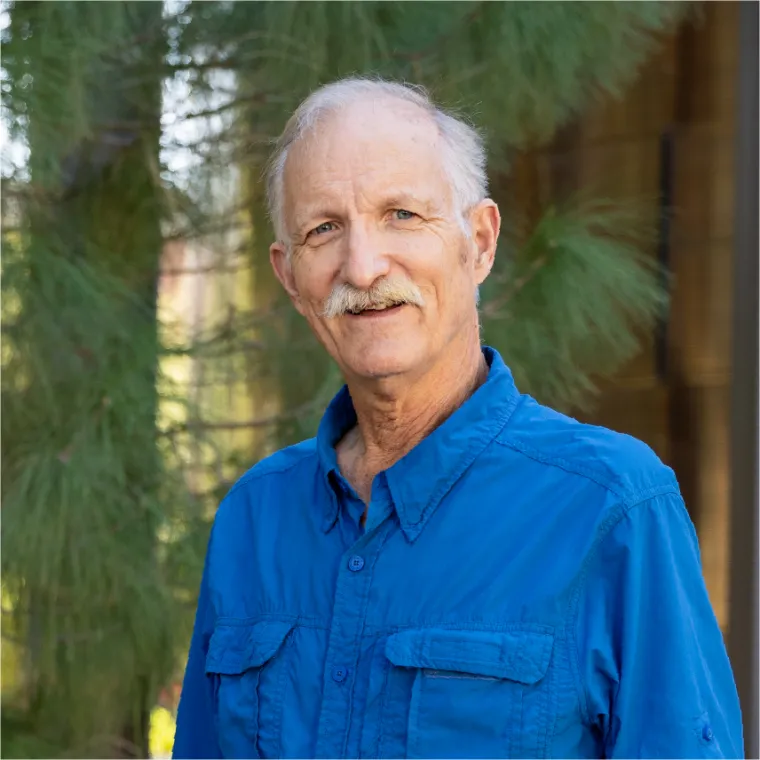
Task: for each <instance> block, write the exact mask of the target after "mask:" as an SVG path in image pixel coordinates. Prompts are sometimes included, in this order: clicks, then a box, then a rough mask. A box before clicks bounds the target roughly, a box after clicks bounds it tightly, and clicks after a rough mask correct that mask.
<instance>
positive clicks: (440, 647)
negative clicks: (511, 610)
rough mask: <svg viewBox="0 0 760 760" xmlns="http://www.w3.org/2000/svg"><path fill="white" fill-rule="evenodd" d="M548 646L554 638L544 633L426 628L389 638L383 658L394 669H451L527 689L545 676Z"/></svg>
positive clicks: (549, 652)
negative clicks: (505, 681) (511, 683)
mask: <svg viewBox="0 0 760 760" xmlns="http://www.w3.org/2000/svg"><path fill="white" fill-rule="evenodd" d="M553 645H554V634H553V633H551V632H550V631H549V630H548V629H547V630H543V631H537V630H534V629H526V628H522V629H519V628H518V629H514V630H509V631H461V630H458V631H451V630H446V629H443V628H426V629H415V630H410V631H401V632H400V633H396V634H394V635H392V636H391V637H390V638H389V639H388V641H387V643H386V646H385V654H386V657H387V658H388V659H389V660H390V661H391V662H392V663H393V664H394V665H398V666H400V667H404V668H432V669H434V670H451V671H455V672H458V673H470V674H472V675H479V676H491V677H493V678H505V679H508V680H510V681H518V682H520V683H524V684H533V683H537V682H538V681H540V680H541V679H542V678H543V677H544V675H545V674H546V670H547V668H548V667H549V660H550V659H551V653H552V647H553Z"/></svg>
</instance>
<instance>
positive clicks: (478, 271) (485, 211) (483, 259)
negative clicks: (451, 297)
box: [470, 198, 501, 285]
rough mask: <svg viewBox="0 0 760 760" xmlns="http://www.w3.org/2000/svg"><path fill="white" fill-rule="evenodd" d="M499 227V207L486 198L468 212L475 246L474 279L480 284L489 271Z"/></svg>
mask: <svg viewBox="0 0 760 760" xmlns="http://www.w3.org/2000/svg"><path fill="white" fill-rule="evenodd" d="M500 229H501V214H499V207H498V206H497V205H496V204H495V203H494V202H493V201H492V200H491V199H490V198H486V199H485V200H482V201H481V202H480V203H478V205H477V206H475V207H474V208H473V209H472V211H471V212H470V230H471V235H472V244H473V246H474V248H475V280H476V282H477V284H478V285H480V284H481V283H482V282H483V281H484V280H485V279H486V277H488V275H489V274H490V272H491V269H492V267H493V262H494V258H495V257H496V243H497V242H498V240H499V230H500Z"/></svg>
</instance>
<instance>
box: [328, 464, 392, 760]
mask: <svg viewBox="0 0 760 760" xmlns="http://www.w3.org/2000/svg"><path fill="white" fill-rule="evenodd" d="M378 477H379V478H383V482H382V483H379V484H378V485H379V487H378V488H373V497H374V496H375V492H377V493H378V496H377V498H376V499H373V500H372V501H371V502H370V504H369V509H368V518H367V525H366V528H365V531H364V533H363V534H362V535H360V536H359V538H358V539H357V540H356V541H355V542H354V543H353V544H352V545H351V546H349V547H347V549H346V551H345V552H344V553H343V555H342V557H341V560H340V568H339V570H338V577H337V580H336V584H335V599H334V602H333V613H332V623H331V626H330V636H329V643H328V649H327V657H326V660H325V670H324V674H323V678H324V680H323V684H324V686H323V694H322V708H321V712H320V719H319V734H318V738H317V747H316V753H315V754H316V757H331V758H334V757H346V756H347V751H348V741H349V732H350V731H351V722H352V720H357V719H360V716H355V715H353V714H352V713H353V711H352V706H353V700H354V685H355V680H356V668H357V666H358V664H359V656H360V652H361V640H362V633H363V631H364V624H365V620H366V617H367V604H368V601H369V590H370V586H371V584H372V580H373V574H374V566H375V562H376V560H377V558H378V556H379V554H380V552H381V551H382V547H383V545H384V544H385V541H386V539H387V537H388V534H389V532H390V531H391V530H392V528H393V521H392V520H389V519H388V517H389V516H390V514H391V511H392V506H391V503H390V492H389V491H388V488H387V485H385V483H384V477H383V476H382V474H381V475H380V476H378Z"/></svg>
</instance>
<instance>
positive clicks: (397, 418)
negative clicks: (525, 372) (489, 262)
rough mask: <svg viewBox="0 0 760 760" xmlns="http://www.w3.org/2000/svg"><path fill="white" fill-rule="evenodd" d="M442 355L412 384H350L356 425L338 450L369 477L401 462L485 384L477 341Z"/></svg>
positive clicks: (399, 380) (409, 381)
mask: <svg viewBox="0 0 760 760" xmlns="http://www.w3.org/2000/svg"><path fill="white" fill-rule="evenodd" d="M445 353H446V355H445V356H443V357H441V359H440V360H439V361H437V362H435V363H434V364H433V365H432V366H430V367H426V368H424V370H423V372H422V373H421V374H420V375H419V376H418V377H415V378H401V377H396V378H389V379H387V378H386V379H383V380H380V381H373V382H372V383H362V382H358V381H357V382H354V383H349V391H350V393H351V400H352V402H353V405H354V409H355V411H356V417H357V424H356V427H355V428H353V430H351V431H350V432H349V433H348V434H347V435H346V436H345V438H344V440H343V441H342V444H343V446H344V451H346V453H347V454H348V453H349V452H350V453H351V454H352V456H351V459H354V461H356V459H359V460H361V462H362V467H361V469H362V470H363V471H365V472H366V473H367V474H368V475H369V474H370V473H371V474H373V475H374V474H376V473H377V472H380V471H381V470H384V469H387V468H388V467H390V466H391V465H392V464H393V463H394V462H397V461H398V460H399V459H401V457H403V456H404V454H406V453H407V452H408V451H410V450H411V449H413V448H414V447H415V446H416V445H417V444H418V443H419V442H420V441H421V440H422V439H423V438H425V437H426V436H427V435H429V434H430V433H431V432H432V431H433V430H435V428H437V427H438V426H439V425H440V424H441V423H442V422H444V420H446V419H447V418H448V417H449V416H450V415H451V414H452V413H453V412H454V411H456V409H458V408H459V407H460V406H461V405H462V404H463V403H464V402H465V401H466V400H467V399H468V398H469V397H470V396H471V395H472V394H473V393H474V392H475V390H477V388H478V387H479V386H480V385H482V383H483V382H484V381H485V379H486V377H487V376H488V365H487V364H486V361H485V358H484V356H483V353H482V351H481V348H480V342H479V340H478V336H477V335H476V336H475V338H474V339H471V340H469V341H468V342H467V343H466V344H465V345H464V346H463V348H462V350H461V351H457V350H449V351H446V352H445Z"/></svg>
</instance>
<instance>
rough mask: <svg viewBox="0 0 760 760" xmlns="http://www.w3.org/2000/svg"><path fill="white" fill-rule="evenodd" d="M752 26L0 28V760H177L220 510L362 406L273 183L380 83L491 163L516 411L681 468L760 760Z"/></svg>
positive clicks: (338, 12) (383, 6)
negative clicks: (422, 103)
mask: <svg viewBox="0 0 760 760" xmlns="http://www.w3.org/2000/svg"><path fill="white" fill-rule="evenodd" d="M757 8H758V6H757V4H756V3H754V2H745V3H734V2H720V3H718V2H715V3H669V2H616V3H607V2H594V3H581V2H541V3H538V2H536V3H517V2H507V3H486V2H467V3H459V2H450V3H449V2H447V3H438V2H424V3H417V2H405V3H396V2H335V3H331V2H210V1H209V2H186V1H185V0H167V2H164V3H160V2H107V3H99V2H98V3H96V2H92V3H90V2H15V3H12V2H7V1H6V2H2V3H1V4H0V11H1V16H0V17H1V25H2V64H1V67H0V72H1V75H2V82H1V86H2V101H3V114H2V124H1V127H0V128H1V129H2V133H1V134H2V140H3V148H2V307H1V316H2V352H1V355H0V359H1V362H2V461H1V464H2V499H3V509H2V755H3V756H4V757H147V756H149V755H151V756H154V757H166V756H168V755H169V753H170V750H171V743H172V739H173V730H174V716H175V712H176V706H177V701H178V697H179V692H180V689H181V679H182V672H183V667H184V663H185V657H186V655H187V648H188V644H189V638H190V632H191V628H192V622H193V614H194V608H195V602H196V596H197V589H198V584H199V581H200V572H201V568H202V562H203V557H204V552H205V547H206V541H207V538H208V532H209V528H210V525H211V522H212V520H213V517H214V513H215V510H216V508H217V505H218V503H219V501H220V499H221V498H222V497H223V496H224V494H225V492H226V490H227V489H228V488H229V487H230V485H231V484H232V483H233V482H234V481H235V480H236V479H237V478H238V477H239V476H240V475H241V474H242V473H243V472H244V471H245V470H246V469H248V468H249V467H250V466H252V465H253V464H254V463H255V462H256V461H258V460H259V459H260V458H262V457H264V456H266V455H267V454H268V453H270V452H272V451H274V450H276V449H278V448H280V447H282V446H284V445H287V444H289V443H292V442H295V441H297V440H301V439H302V438H304V437H308V436H310V435H313V433H314V432H315V429H316V425H317V422H318V420H319V418H320V416H321V414H322V411H323V410H324V408H325V406H326V404H327V402H328V401H329V399H330V398H331V397H332V395H333V394H334V393H335V391H336V390H337V389H338V387H339V386H340V382H341V381H340V377H339V376H338V373H337V371H336V369H335V367H334V366H333V365H332V363H331V362H330V361H329V360H328V359H327V357H326V356H325V354H324V352H323V351H322V349H321V348H320V347H318V346H317V345H316V344H315V341H314V340H313V339H312V338H311V336H310V334H309V332H308V330H307V328H306V326H305V324H304V323H303V322H302V320H301V319H300V317H297V315H296V314H295V312H294V311H293V310H292V309H291V308H290V307H289V305H288V304H287V303H286V301H285V299H284V298H283V295H282V294H281V292H280V288H279V286H278V285H277V284H276V282H275V280H274V277H273V275H272V274H271V272H270V267H269V263H268V250H267V249H268V245H269V242H270V237H271V233H270V228H269V225H268V222H267V220H266V216H265V213H264V208H263V205H264V204H263V195H262V190H263V188H262V183H261V181H260V178H261V172H262V168H263V165H264V162H265V160H266V157H267V153H268V150H269V149H270V147H271V142H272V140H273V139H274V138H275V137H276V136H277V135H278V133H279V132H280V130H281V129H282V127H283V126H284V123H285V121H286V119H287V117H288V116H289V114H290V113H291V112H292V110H293V109H294V108H295V106H296V105H297V104H298V102H299V101H300V100H301V99H302V98H303V97H304V96H305V95H306V94H308V93H309V92H310V91H311V90H312V89H313V88H314V87H316V86H318V85H319V84H321V83H325V82H328V81H330V80H332V79H335V78H337V77H340V76H345V75H349V74H361V75H373V74H376V75H382V76H387V77H391V78H394V79H404V80H406V81H411V82H415V83H419V84H423V85H425V86H427V87H429V88H430V90H431V91H432V94H433V95H434V97H435V98H436V99H437V100H438V101H439V102H441V103H442V104H443V105H445V106H447V107H450V108H453V109H455V110H458V111H460V112H462V113H464V114H466V115H468V116H469V117H470V118H471V119H472V121H473V122H474V124H475V125H476V126H477V127H479V128H480V129H481V130H482V131H483V133H484V135H485V136H486V139H487V143H488V149H489V155H490V181H491V188H492V196H493V197H494V198H495V199H496V200H497V202H498V203H499V204H500V207H501V209H502V213H503V215H504V217H505V222H506V224H505V227H506V229H505V233H504V234H503V240H502V242H501V246H500V250H499V254H498V257H497V266H496V268H495V270H494V273H493V275H492V276H491V278H490V279H489V281H488V282H487V284H486V286H485V287H484V289H483V293H482V297H483V301H482V316H483V325H484V327H483V332H484V340H485V341H486V342H487V343H489V344H491V345H493V346H495V347H497V348H498V349H499V350H500V351H501V352H502V353H503V355H504V357H505V359H506V361H507V362H508V363H509V364H510V366H511V367H512V369H513V371H514V373H515V376H516V379H517V381H518V385H519V387H520V388H521V390H522V391H524V392H528V393H531V394H532V395H534V396H536V397H537V398H538V399H539V401H541V402H543V403H546V404H549V405H551V406H554V407H556V408H559V409H561V410H562V411H565V412H567V413H569V414H571V415H573V416H575V417H577V418H580V419H583V420H585V421H589V422H593V423H596V424H601V425H605V426H608V427H611V428H613V429H615V430H618V431H622V432H626V433H630V434H632V435H634V436H636V437H638V438H641V439H643V440H644V441H646V442H647V443H648V444H649V445H650V446H652V448H653V449H654V450H655V451H656V452H657V453H658V455H659V456H660V457H661V458H662V459H663V460H664V461H665V462H666V463H668V464H669V465H670V466H672V467H673V468H674V469H675V471H676V473H677V475H678V478H679V480H680V483H681V486H682V490H683V494H684V497H685V499H686V503H687V505H688V507H689V510H690V512H691V515H692V519H693V520H694V522H695V524H696V526H697V529H698V533H699V537H700V541H701V547H702V559H703V564H704V573H705V578H706V581H707V586H708V589H709V592H710V596H711V599H712V602H713V605H714V608H715V612H716V615H717V617H718V620H719V622H720V625H721V627H722V629H723V631H724V633H725V635H726V639H727V643H728V646H729V650H730V654H731V657H732V662H733V664H734V668H735V671H736V677H737V683H738V686H739V690H740V695H741V698H742V702H743V708H744V712H745V717H746V721H747V724H746V740H747V756H748V757H757V756H758V744H757V717H756V716H757V711H758V699H757V671H758V660H757V599H758V589H757V557H758V553H757V531H758V523H757V470H758V460H757V456H758V451H757V358H758V354H757V350H758V324H757V319H758V317H757V291H758V270H757V259H758V248H757V245H758V243H757V208H758V194H757V167H758V149H757V87H758V79H757V65H758V60H757V57H758V48H757V24H758V15H757Z"/></svg>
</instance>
